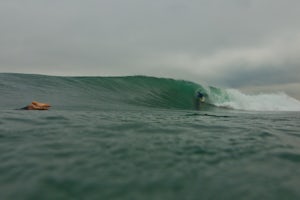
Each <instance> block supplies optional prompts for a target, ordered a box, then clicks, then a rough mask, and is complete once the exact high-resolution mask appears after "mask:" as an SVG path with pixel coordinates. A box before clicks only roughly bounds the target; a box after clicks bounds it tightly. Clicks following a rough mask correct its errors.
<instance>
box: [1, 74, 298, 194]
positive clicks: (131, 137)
mask: <svg viewBox="0 0 300 200" xmlns="http://www.w3.org/2000/svg"><path fill="white" fill-rule="evenodd" d="M199 89H201V90H205V92H206V93H209V92H208V89H207V88H206V89H205V87H203V86H201V85H199V84H195V83H191V82H186V81H176V80H171V79H158V78H150V77H119V78H65V77H49V76H37V75H20V74H0V92H1V98H0V102H1V106H0V199H7V200H10V199H12V200H18V199H113V200H114V199H122V200H127V199H128V200H131V199H137V200H140V199H149V200H150V199H151V200H153V199H159V200H160V199H162V200H176V199H178V200H182V199H195V200H196V199H197V200H198V199H230V200H231V199H272V200H273V199H275V200H276V199H299V198H300V191H299V186H300V125H299V121H300V112H283V111H268V112H262V111H238V110H234V109H222V108H218V107H216V106H214V102H215V101H216V100H215V99H214V98H217V97H219V99H220V98H222V101H226V100H227V101H228V98H229V97H228V95H226V94H225V93H226V91H224V90H221V89H218V88H209V90H210V93H209V94H210V95H211V96H208V97H207V99H208V100H207V101H208V102H209V103H210V104H211V105H210V106H208V107H205V108H203V109H200V110H195V99H194V95H195V91H197V90H199ZM212 96H213V97H212ZM32 100H37V101H42V102H48V103H51V104H52V108H51V109H50V110H49V111H22V110H15V108H18V107H22V106H25V105H26V104H28V103H29V102H30V101H32ZM219 102H220V100H219Z"/></svg>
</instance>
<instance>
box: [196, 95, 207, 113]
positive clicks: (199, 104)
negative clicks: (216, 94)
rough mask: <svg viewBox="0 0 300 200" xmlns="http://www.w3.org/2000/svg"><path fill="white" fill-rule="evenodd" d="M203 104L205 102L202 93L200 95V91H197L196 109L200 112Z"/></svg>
mask: <svg viewBox="0 0 300 200" xmlns="http://www.w3.org/2000/svg"><path fill="white" fill-rule="evenodd" d="M204 102H205V96H204V93H202V92H201V91H198V92H197V93H196V109H197V110H200V109H201V108H202V107H203V104H204Z"/></svg>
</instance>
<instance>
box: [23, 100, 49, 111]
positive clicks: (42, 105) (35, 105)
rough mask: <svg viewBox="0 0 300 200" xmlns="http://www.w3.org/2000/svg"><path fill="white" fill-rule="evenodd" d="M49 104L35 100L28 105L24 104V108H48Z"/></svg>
mask: <svg viewBox="0 0 300 200" xmlns="http://www.w3.org/2000/svg"><path fill="white" fill-rule="evenodd" d="M50 107H51V106H50V105H49V104H47V103H40V102H37V101H33V102H31V104H29V105H28V106H25V107H24V108H22V109H24V110H48V109H49V108H50Z"/></svg>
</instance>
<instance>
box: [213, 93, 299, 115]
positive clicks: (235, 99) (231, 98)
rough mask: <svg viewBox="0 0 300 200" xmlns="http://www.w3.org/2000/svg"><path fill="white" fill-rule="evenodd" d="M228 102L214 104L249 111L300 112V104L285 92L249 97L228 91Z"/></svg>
mask: <svg viewBox="0 0 300 200" xmlns="http://www.w3.org/2000/svg"><path fill="white" fill-rule="evenodd" d="M225 91H226V93H227V99H228V100H227V101H224V102H212V103H213V104H214V105H216V106H219V107H227V108H232V109H238V110H249V111H300V102H299V101H298V100H296V99H294V98H292V97H290V96H288V95H287V94H285V93H283V92H279V93H266V94H265V93H261V94H256V95H247V94H244V93H242V92H240V91H239V90H236V89H226V90H225Z"/></svg>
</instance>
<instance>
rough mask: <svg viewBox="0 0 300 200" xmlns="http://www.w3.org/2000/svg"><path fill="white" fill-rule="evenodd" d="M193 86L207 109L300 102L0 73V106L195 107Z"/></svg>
mask: <svg viewBox="0 0 300 200" xmlns="http://www.w3.org/2000/svg"><path fill="white" fill-rule="evenodd" d="M197 91H201V92H202V93H204V94H205V96H206V102H207V104H206V105H205V106H204V107H203V109H206V110H207V109H211V108H217V107H225V108H230V109H238V110H255V111H265V110H267V111H300V102H299V101H297V100H296V99H293V98H291V97H289V96H287V95H286V94H284V93H278V94H259V95H246V94H243V93H241V92H239V91H238V90H233V89H221V88H216V87H209V86H202V85H200V84H197V83H193V82H189V81H183V80H174V79H167V78H155V77H146V76H127V77H57V76H45V75H29V74H0V92H1V96H2V97H1V99H0V103H1V105H0V106H2V107H12V108H16V107H22V106H25V105H26V104H28V103H29V102H31V101H33V100H36V101H42V102H48V103H51V104H52V105H53V106H55V107H56V108H59V109H74V108H76V109H122V108H124V109H125V108H140V107H148V108H164V109H196V107H197V106H196V104H197V103H196V98H195V94H196V92H197ZM24 104H25V105H24Z"/></svg>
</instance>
